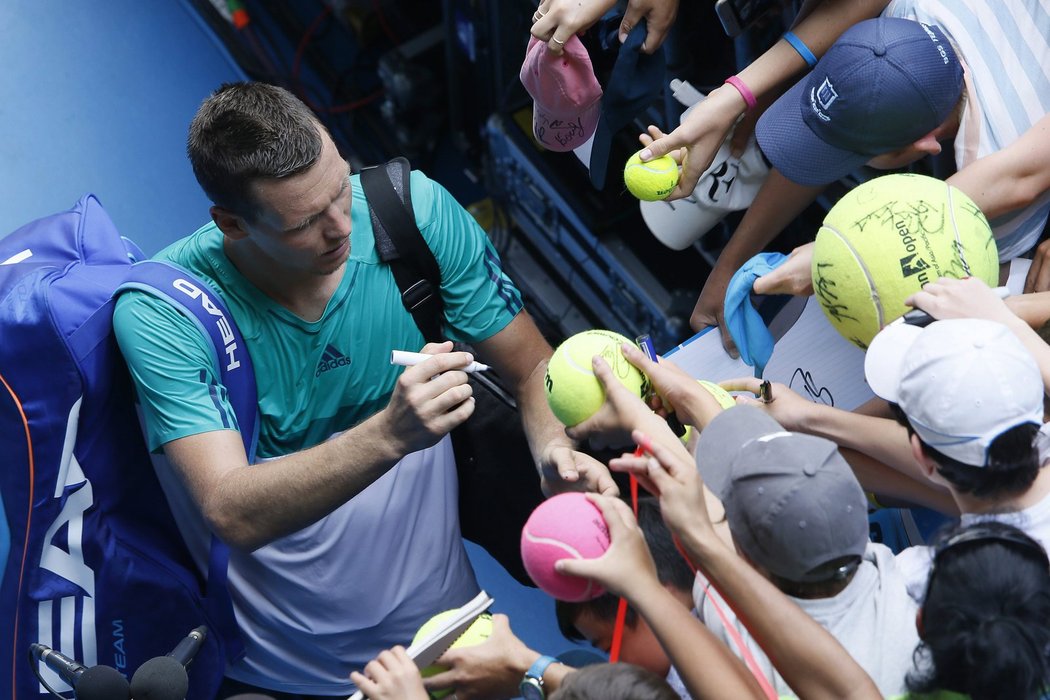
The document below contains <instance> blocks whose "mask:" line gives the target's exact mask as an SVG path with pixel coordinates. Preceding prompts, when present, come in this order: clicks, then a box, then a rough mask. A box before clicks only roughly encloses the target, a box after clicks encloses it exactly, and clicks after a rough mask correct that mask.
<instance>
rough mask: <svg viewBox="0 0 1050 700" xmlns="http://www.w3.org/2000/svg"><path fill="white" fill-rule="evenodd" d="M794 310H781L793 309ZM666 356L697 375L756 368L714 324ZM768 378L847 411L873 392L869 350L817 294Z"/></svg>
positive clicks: (779, 348)
mask: <svg viewBox="0 0 1050 700" xmlns="http://www.w3.org/2000/svg"><path fill="white" fill-rule="evenodd" d="M789 309H790V307H786V308H785V310H784V311H783V312H782V313H790V311H789ZM774 323H775V321H774ZM664 356H665V357H667V358H668V359H670V360H673V361H674V362H675V364H677V365H678V366H680V367H681V368H682V369H684V370H685V371H686V372H688V373H689V374H690V375H692V376H693V377H696V378H697V379H707V380H710V381H716V382H718V381H723V380H725V379H733V378H736V377H747V376H753V375H754V370H753V369H752V368H751V367H748V366H747V365H745V364H744V363H743V362H741V361H740V360H734V359H732V358H731V357H729V355H728V354H727V353H726V351H725V350H724V349H723V348H722V339H721V338H720V337H719V334H718V331H717V330H716V329H713V328H711V329H708V330H706V331H704V332H702V333H699V334H697V335H695V336H693V337H692V338H690V339H689V340H687V341H686V342H685V343H683V344H681V345H679V346H677V347H675V348H673V349H671V350H670V351H668V352H667V353H664ZM765 378H766V379H769V380H770V381H775V382H781V383H783V384H787V385H788V386H789V387H791V388H792V389H794V390H795V391H796V392H798V393H799V394H801V395H802V396H804V397H806V398H807V399H810V400H811V401H820V402H821V403H824V404H827V405H829V406H835V407H837V408H842V409H845V410H847V411H848V410H852V409H854V408H856V407H857V406H860V405H861V404H863V403H865V402H866V401H868V400H869V399H871V398H872V397H873V396H874V394H872V393H871V389H869V388H868V385H867V383H866V382H865V381H864V351H863V350H861V349H860V348H858V347H856V346H855V345H853V344H852V343H850V342H849V341H847V340H846V339H845V338H843V337H842V336H840V335H839V334H838V332H837V331H836V330H835V329H834V328H832V326H831V324H830V323H828V320H827V318H826V317H825V316H824V312H823V311H822V310H821V309H820V304H819V303H818V302H817V301H816V299H814V298H812V297H810V298H809V300H808V301H807V303H806V306H805V309H804V310H803V311H802V314H801V316H799V318H798V320H796V321H795V323H794V324H793V325H792V326H791V327H790V328H789V329H788V330H787V331H786V332H785V333H784V334H783V336H782V337H781V338H780V339H779V340H778V341H777V342H776V344H775V346H774V348H773V356H772V357H771V358H770V360H769V364H768V365H766V372H765Z"/></svg>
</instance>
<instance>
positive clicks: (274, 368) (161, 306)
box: [113, 172, 522, 458]
mask: <svg viewBox="0 0 1050 700" xmlns="http://www.w3.org/2000/svg"><path fill="white" fill-rule="evenodd" d="M351 187H352V192H353V202H352V204H351V221H352V226H353V228H352V231H351V239H350V240H351V249H350V258H349V260H348V261H347V264H346V270H345V272H344V275H343V279H342V281H341V283H340V286H339V288H338V290H337V291H336V293H335V294H334V295H333V296H332V298H331V299H330V300H329V302H328V306H327V307H326V309H325V311H324V314H323V315H322V317H321V318H320V319H319V320H317V321H315V322H307V321H304V320H302V319H301V318H299V317H297V316H295V315H294V314H292V313H291V312H289V311H288V310H287V309H285V308H284V307H282V306H280V305H279V304H277V303H275V302H274V301H272V300H271V299H270V298H269V297H267V296H265V295H264V294H262V293H261V292H260V291H259V290H258V289H256V288H255V287H254V286H253V285H252V284H250V283H249V282H248V281H247V280H246V279H244V277H242V276H241V274H240V273H239V272H238V271H237V270H236V269H235V268H234V267H233V265H232V264H231V263H230V261H229V260H228V259H227V258H226V255H225V253H224V252H223V249H222V239H223V236H222V233H221V231H219V230H218V228H217V227H216V226H215V225H214V224H213V223H211V224H208V225H206V226H204V227H203V228H201V229H199V230H198V231H197V232H196V233H194V234H193V235H191V236H189V237H188V238H185V239H182V240H180V241H178V242H176V243H175V244H173V245H171V246H169V247H168V248H166V249H164V250H163V251H161V252H160V253H159V254H158V255H157V256H156V257H157V258H159V259H163V260H168V261H171V262H174V263H177V264H179V265H181V266H182V267H185V268H187V269H188V270H190V271H191V272H193V273H194V274H196V275H197V276H198V277H199V278H201V279H203V280H205V281H207V282H208V283H209V284H211V285H212V287H213V288H214V289H215V290H216V291H217V292H218V293H219V294H220V295H221V296H222V298H223V300H224V301H225V302H226V304H227V305H228V306H229V308H230V311H231V313H232V315H233V317H234V319H235V320H236V322H237V325H238V327H239V328H240V330H241V333H242V335H243V336H244V338H245V342H246V344H247V346H248V351H249V353H250V355H251V358H252V362H253V363H254V365H255V372H256V376H257V377H258V378H259V381H258V382H257V384H258V387H259V411H260V425H259V444H258V450H257V454H258V457H260V458H269V457H278V456H281V455H285V454H289V453H292V452H296V451H299V450H302V449H306V448H308V447H312V446H313V445H316V444H318V443H320V442H322V441H324V440H325V439H327V438H328V437H330V436H331V435H332V434H334V433H336V432H339V431H342V430H346V429H348V428H350V427H353V426H354V425H356V424H357V423H360V422H361V421H363V420H364V419H366V418H368V417H369V416H371V415H372V414H374V413H376V412H377V411H379V410H380V409H382V408H383V407H384V406H385V405H386V404H387V401H388V400H389V397H390V394H391V392H392V391H393V387H394V383H395V381H396V379H397V377H398V375H399V374H400V373H401V371H403V368H401V367H396V366H392V365H391V364H390V351H391V350H392V349H407V350H418V349H419V348H421V347H422V345H423V336H422V334H421V333H420V332H419V330H418V329H417V328H416V326H415V323H414V322H413V320H412V317H411V316H410V315H409V314H408V312H407V311H405V309H404V307H403V306H402V304H401V299H400V292H399V290H398V289H397V285H396V283H395V281H394V278H393V276H392V275H391V273H390V270H389V268H388V267H387V266H386V265H383V264H382V263H380V261H379V258H378V255H377V253H376V250H375V240H374V237H373V232H372V223H371V217H370V216H369V213H368V205H367V203H366V202H365V200H364V194H363V191H362V190H361V185H360V180H359V178H358V176H356V175H355V176H352V177H351ZM411 187H412V203H413V208H414V210H415V217H416V223H417V224H418V226H419V229H420V231H421V232H422V234H423V237H424V238H425V239H426V241H427V243H428V244H429V246H430V248H431V250H432V251H433V253H434V257H435V258H436V259H437V261H438V265H439V267H440V268H441V277H442V288H441V294H442V298H443V299H444V303H445V330H446V333H447V335H448V337H450V338H452V339H454V340H459V341H465V342H477V341H480V340H484V339H486V338H488V337H490V336H492V335H493V334H495V333H497V332H498V331H500V330H501V329H503V328H504V327H506V325H507V324H508V323H510V321H511V320H512V319H513V318H514V316H515V315H516V314H517V313H518V312H519V311H520V310H521V308H522V302H521V295H520V293H519V292H518V290H517V289H516V288H515V287H514V285H513V284H512V283H511V282H510V280H509V279H508V278H507V276H506V275H505V274H504V273H503V271H502V268H501V265H500V261H499V257H498V256H497V254H496V251H495V250H494V248H493V247H492V245H491V243H490V242H489V240H488V238H487V236H486V235H485V232H484V231H483V230H481V228H480V227H479V226H478V225H477V223H476V222H475V221H474V220H473V219H472V218H471V217H470V215H469V214H468V213H467V212H466V211H465V210H464V209H463V208H462V207H461V206H460V205H459V204H458V203H457V202H456V201H455V200H454V199H453V198H452V196H451V195H449V193H448V192H447V191H446V190H445V189H444V188H442V187H441V186H440V185H438V184H437V183H435V182H433V181H431V180H429V179H428V178H427V177H426V176H424V175H423V174H421V173H418V172H413V173H412V177H411ZM113 323H114V329H115V332H116V336H117V340H118V342H119V344H120V347H121V350H122V351H123V353H124V356H125V358H126V359H127V361H128V366H129V368H130V370H131V374H132V377H133V379H134V381H135V385H136V387H137V389H138V394H139V401H140V403H141V405H142V409H143V412H144V416H145V423H146V426H147V437H148V440H149V446H150V449H152V450H156V449H158V448H159V447H160V446H161V445H163V444H164V443H166V442H170V441H171V440H175V439H178V438H181V437H186V436H188V435H194V434H197V433H202V432H208V431H212V430H223V429H234V430H236V429H237V425H236V423H235V418H234V416H233V412H232V410H231V408H230V405H229V402H228V401H227V397H226V394H225V389H224V388H223V387H222V386H221V385H219V382H218V377H217V373H216V369H215V367H214V360H213V359H212V358H213V357H214V351H213V349H212V348H211V346H210V343H209V341H208V340H207V339H206V338H204V337H203V336H202V335H201V334H200V332H199V331H198V330H197V329H196V327H195V326H194V324H193V323H192V322H191V321H189V320H187V319H186V318H185V317H183V316H182V315H181V314H180V313H179V312H177V311H175V310H174V309H173V308H171V306H170V305H168V304H167V303H166V302H164V301H161V300H159V299H156V298H154V297H153V296H151V295H149V294H148V293H146V292H138V291H132V292H128V293H125V294H124V295H122V296H121V297H120V299H119V300H118V301H117V305H116V309H115V312H114V321H113Z"/></svg>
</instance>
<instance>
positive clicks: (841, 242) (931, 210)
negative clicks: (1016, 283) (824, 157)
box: [812, 173, 999, 349]
mask: <svg viewBox="0 0 1050 700" xmlns="http://www.w3.org/2000/svg"><path fill="white" fill-rule="evenodd" d="M812 273H813V291H814V294H815V295H816V297H817V300H818V301H819V302H820V306H821V308H823V309H824V314H825V315H826V316H827V317H828V320H829V321H831V325H833V326H834V327H835V329H836V330H838V332H839V333H841V334H842V336H843V337H845V338H846V339H847V340H849V341H850V342H851V343H853V344H854V345H857V346H859V347H861V348H865V349H866V348H867V347H868V343H870V342H871V339H872V338H873V337H874V336H875V334H876V333H878V332H879V330H881V329H882V328H883V327H884V326H885V325H886V324H888V323H889V322H890V321H893V320H894V319H896V318H898V317H899V316H901V315H902V314H904V313H905V312H906V311H908V307H907V306H905V305H904V300H905V299H907V298H908V297H909V296H911V295H912V294H913V293H915V292H917V291H919V289H921V288H922V286H923V285H924V284H926V283H927V282H933V281H935V280H937V279H938V278H940V277H956V278H960V277H967V276H969V277H979V278H981V279H982V280H984V281H985V282H987V283H988V284H989V285H991V286H995V285H996V284H997V283H998V278H999V257H998V251H997V250H996V247H995V240H994V239H993V238H992V229H991V227H990V226H989V225H988V220H987V219H986V218H985V217H984V214H983V213H981V210H980V209H978V208H977V205H976V204H974V203H973V200H971V199H970V198H969V197H967V196H966V195H965V194H963V193H962V192H961V191H959V190H958V189H957V188H955V187H951V186H950V185H948V184H946V183H944V182H942V181H941V180H937V179H936V178H932V177H927V176H925V175H915V174H910V173H905V174H894V175H884V176H882V177H879V178H875V179H874V180H870V181H868V182H865V183H864V184H862V185H859V186H858V187H856V188H854V189H852V190H850V191H849V192H848V193H846V195H845V196H843V197H842V199H840V200H839V201H838V202H837V203H836V204H835V206H833V207H832V208H831V210H830V211H829V212H828V214H827V216H825V217H824V223H823V225H822V226H821V227H820V231H819V232H818V233H817V240H816V245H815V246H814V249H813V267H812Z"/></svg>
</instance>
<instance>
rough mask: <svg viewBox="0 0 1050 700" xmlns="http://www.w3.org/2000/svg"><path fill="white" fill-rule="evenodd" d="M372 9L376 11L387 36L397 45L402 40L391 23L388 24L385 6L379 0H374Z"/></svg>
mask: <svg viewBox="0 0 1050 700" xmlns="http://www.w3.org/2000/svg"><path fill="white" fill-rule="evenodd" d="M372 9H373V10H375V12H376V18H377V19H378V20H379V26H380V27H382V28H383V33H384V34H386V38H387V39H390V41H392V42H394V46H397V45H398V44H400V43H401V41H400V40H399V39H398V38H397V35H395V34H394V32H393V31H392V30H391V29H390V25H389V24H387V21H386V15H385V14H383V8H382V7H381V6H380V4H379V0H372Z"/></svg>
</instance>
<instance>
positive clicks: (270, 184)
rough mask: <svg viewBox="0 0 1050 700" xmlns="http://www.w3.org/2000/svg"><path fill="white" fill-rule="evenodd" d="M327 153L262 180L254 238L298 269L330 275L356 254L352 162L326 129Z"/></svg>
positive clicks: (250, 224)
mask: <svg viewBox="0 0 1050 700" xmlns="http://www.w3.org/2000/svg"><path fill="white" fill-rule="evenodd" d="M320 133H321V142H322V146H321V155H320V157H319V158H318V159H317V162H316V163H314V164H313V165H312V166H310V168H308V169H307V170H305V171H304V172H301V173H299V174H297V175H292V176H290V177H284V178H280V179H263V180H257V181H256V182H254V183H253V185H252V195H253V198H254V200H255V202H257V203H258V206H257V208H256V211H255V212H254V217H253V220H252V221H244V222H243V228H244V230H245V231H247V233H248V237H249V238H250V239H251V240H252V241H253V242H254V243H255V245H256V246H257V247H258V248H259V250H260V251H262V252H263V254H265V255H267V256H268V257H270V258H271V259H272V260H273V261H275V262H276V263H277V264H278V265H280V266H281V267H285V268H288V269H289V270H294V271H296V272H300V273H302V272H306V273H311V274H316V275H328V274H332V273H333V272H336V271H337V270H339V269H340V268H341V267H342V266H343V264H344V263H345V262H346V259H347V257H348V256H349V254H350V203H351V197H352V195H351V191H350V166H349V164H348V163H347V162H346V161H345V160H343V158H342V157H341V156H340V155H339V151H338V150H337V149H336V147H335V144H334V143H332V139H331V137H329V136H328V133H327V132H326V131H324V130H323V129H322V130H320Z"/></svg>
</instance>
